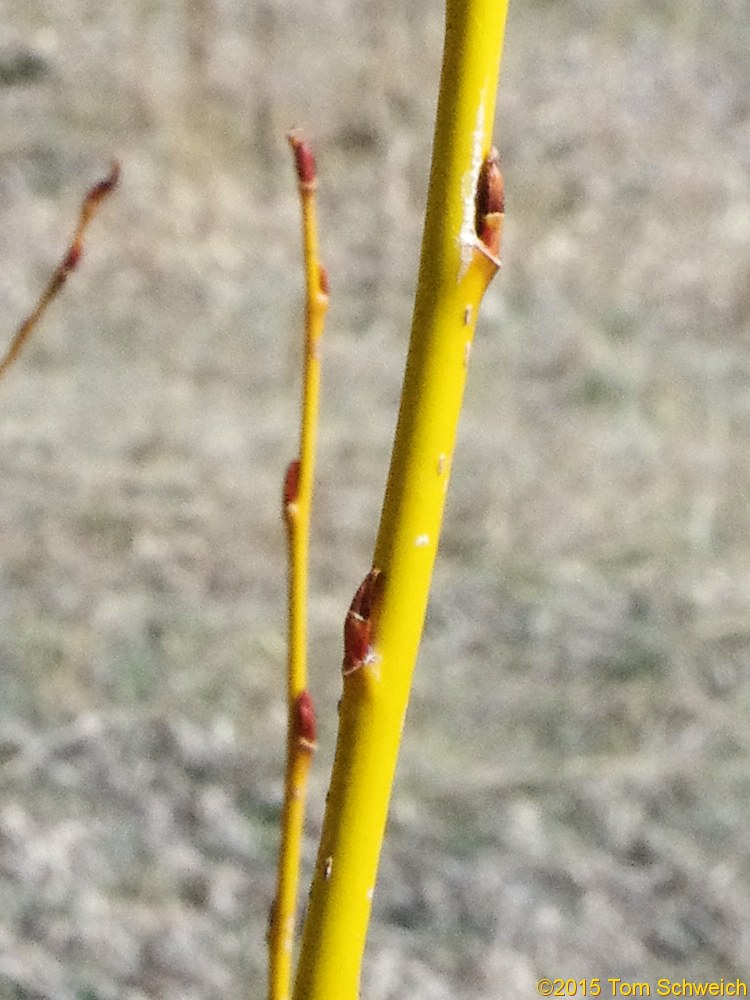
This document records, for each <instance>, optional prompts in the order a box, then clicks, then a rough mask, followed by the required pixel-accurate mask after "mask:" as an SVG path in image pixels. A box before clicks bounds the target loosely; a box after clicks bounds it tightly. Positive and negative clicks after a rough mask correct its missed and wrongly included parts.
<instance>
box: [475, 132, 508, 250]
mask: <svg viewBox="0 0 750 1000" xmlns="http://www.w3.org/2000/svg"><path fill="white" fill-rule="evenodd" d="M504 211H505V185H504V183H503V175H502V173H501V172H500V155H499V153H498V151H497V150H496V149H495V147H494V146H493V147H492V149H491V150H490V151H489V153H488V154H487V156H486V157H485V158H484V162H483V163H482V167H481V169H480V171H479V179H478V181H477V195H476V213H477V215H476V227H477V232H480V230H481V228H482V222H483V221H484V218H485V216H486V215H492V214H494V213H496V212H504Z"/></svg>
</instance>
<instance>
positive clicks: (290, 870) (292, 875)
mask: <svg viewBox="0 0 750 1000" xmlns="http://www.w3.org/2000/svg"><path fill="white" fill-rule="evenodd" d="M288 138H289V144H290V146H291V148H292V152H293V154H294V159H295V167H296V171H297V179H298V182H299V192H300V202H301V206H302V244H303V256H304V265H305V350H304V361H303V379H302V413H301V421H300V450H299V458H298V459H295V460H294V461H293V462H291V463H290V465H289V467H288V469H287V473H286V478H285V481H284V520H285V523H286V529H287V544H288V553H289V621H288V628H289V634H288V676H287V698H288V720H289V721H288V731H287V756H286V776H285V782H284V807H283V812H282V820H281V845H280V848H279V864H278V873H277V885H276V897H275V900H274V903H273V906H272V907H271V915H270V920H269V926H268V953H269V984H268V996H269V1000H287V998H288V997H289V990H290V984H291V971H292V951H293V947H294V930H295V922H296V909H297V894H298V885H299V869H300V858H301V850H302V834H303V825H304V814H305V801H306V796H307V780H308V774H309V770H310V763H311V760H312V755H313V752H314V750H315V712H314V707H313V702H312V698H311V696H310V693H309V691H308V690H307V583H308V579H307V578H308V565H309V548H310V512H311V507H312V492H313V476H314V465H315V443H316V438H317V428H318V409H319V395H320V351H319V346H320V338H321V336H322V333H323V324H324V321H325V315H326V310H327V307H328V279H327V275H326V272H325V270H324V269H323V267H322V266H321V264H320V260H319V255H318V237H317V218H316V205H315V188H316V184H317V178H316V168H315V160H314V158H313V155H312V152H311V150H310V147H309V146H308V145H307V143H305V142H304V141H303V140H302V139H301V138H300V136H299V135H298V134H297V133H294V132H292V133H291V134H290V135H289V137H288Z"/></svg>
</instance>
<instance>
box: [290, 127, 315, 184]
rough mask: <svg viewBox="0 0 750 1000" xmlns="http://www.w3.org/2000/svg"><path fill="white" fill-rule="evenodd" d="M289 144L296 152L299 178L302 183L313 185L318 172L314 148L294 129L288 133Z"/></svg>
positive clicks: (295, 157) (295, 162) (295, 161)
mask: <svg viewBox="0 0 750 1000" xmlns="http://www.w3.org/2000/svg"><path fill="white" fill-rule="evenodd" d="M287 140H288V142H289V145H290V146H291V147H292V153H293V154H294V165H295V168H296V170H297V179H298V180H299V182H300V184H305V185H312V184H314V183H315V181H316V179H317V176H318V173H317V167H316V165H315V156H314V155H313V151H312V149H310V147H309V146H308V144H307V143H306V142H305V140H304V139H303V138H302V137H301V136H300V135H299V133H298V132H295V131H292V132H290V133H289V134H288V135H287Z"/></svg>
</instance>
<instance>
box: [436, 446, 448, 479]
mask: <svg viewBox="0 0 750 1000" xmlns="http://www.w3.org/2000/svg"><path fill="white" fill-rule="evenodd" d="M446 465H447V462H446V458H445V452H444V451H441V452H440V454H439V455H438V460H437V474H438V475H439V476H442V475H443V473H444V472H445V466H446Z"/></svg>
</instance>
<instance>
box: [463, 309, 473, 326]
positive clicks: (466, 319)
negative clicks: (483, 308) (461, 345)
mask: <svg viewBox="0 0 750 1000" xmlns="http://www.w3.org/2000/svg"><path fill="white" fill-rule="evenodd" d="M473 315H474V310H473V309H472V307H471V306H467V307H466V308H465V309H464V326H471V318H472V316H473Z"/></svg>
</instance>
